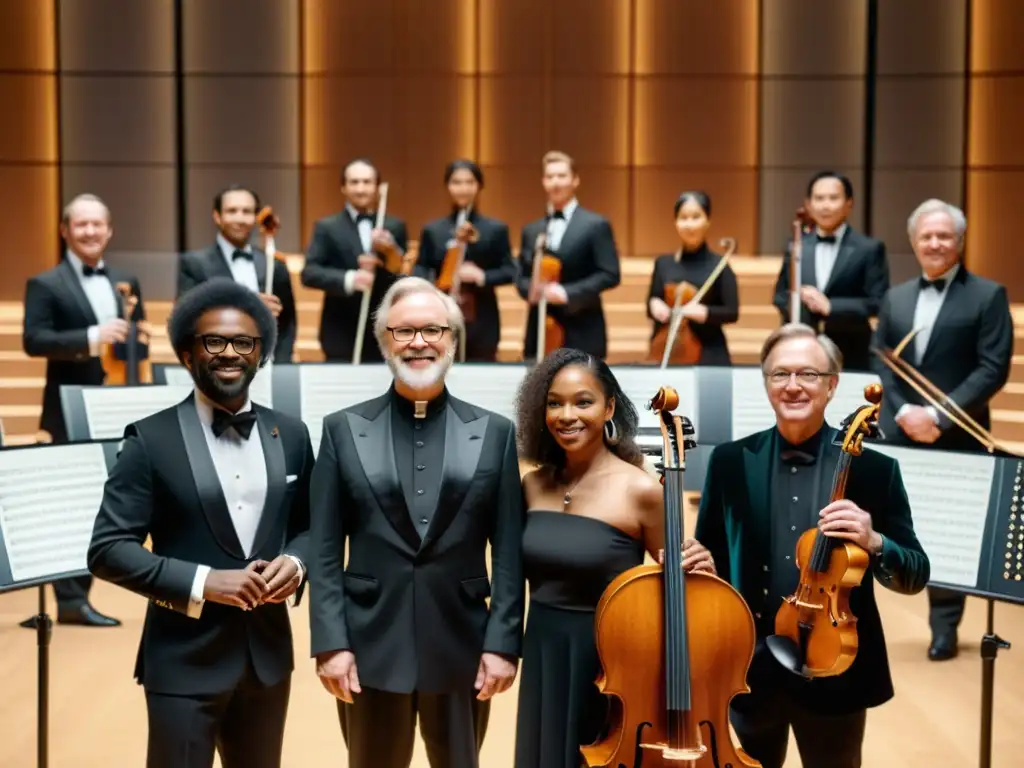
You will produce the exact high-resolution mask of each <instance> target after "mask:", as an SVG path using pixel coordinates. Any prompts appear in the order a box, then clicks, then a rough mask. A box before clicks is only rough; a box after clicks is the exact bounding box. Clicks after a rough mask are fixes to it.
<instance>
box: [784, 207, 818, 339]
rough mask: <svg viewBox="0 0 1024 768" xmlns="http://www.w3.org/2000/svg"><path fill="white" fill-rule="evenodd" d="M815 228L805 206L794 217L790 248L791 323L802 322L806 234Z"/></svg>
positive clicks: (798, 209)
mask: <svg viewBox="0 0 1024 768" xmlns="http://www.w3.org/2000/svg"><path fill="white" fill-rule="evenodd" d="M813 227H814V219H813V218H811V214H810V213H809V212H808V210H807V209H806V208H805V207H804V206H802V205H801V206H800V207H799V208H797V209H796V215H795V216H794V217H793V243H792V244H791V245H790V247H789V322H791V323H799V322H800V310H801V308H802V307H803V301H802V300H801V298H800V274H801V266H800V265H801V262H802V260H803V242H804V232H805V231H810V230H811V229H812V228H813Z"/></svg>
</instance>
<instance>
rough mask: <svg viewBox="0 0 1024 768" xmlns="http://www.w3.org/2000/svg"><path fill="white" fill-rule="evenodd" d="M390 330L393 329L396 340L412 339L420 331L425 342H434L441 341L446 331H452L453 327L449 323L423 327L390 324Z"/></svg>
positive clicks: (392, 332)
mask: <svg viewBox="0 0 1024 768" xmlns="http://www.w3.org/2000/svg"><path fill="white" fill-rule="evenodd" d="M388 330H389V331H391V335H392V336H393V337H394V339H395V341H412V340H413V339H415V338H416V334H417V333H418V334H419V335H420V336H422V337H423V340H424V341H425V342H427V343H428V344H433V343H434V342H435V341H440V340H441V337H442V336H444V332H445V331H450V330H451V327H450V326H447V325H425V326H423V327H422V328H413V327H412V326H411V325H399V326H397V327H394V328H392V327H391V326H388Z"/></svg>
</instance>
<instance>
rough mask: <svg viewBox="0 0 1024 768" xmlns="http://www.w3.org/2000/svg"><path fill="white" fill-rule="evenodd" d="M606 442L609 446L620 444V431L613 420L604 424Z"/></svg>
mask: <svg viewBox="0 0 1024 768" xmlns="http://www.w3.org/2000/svg"><path fill="white" fill-rule="evenodd" d="M604 440H605V442H606V443H608V445H618V444H619V430H618V428H617V427H616V426H615V422H614V421H612V420H611V419H608V421H606V422H605V423H604Z"/></svg>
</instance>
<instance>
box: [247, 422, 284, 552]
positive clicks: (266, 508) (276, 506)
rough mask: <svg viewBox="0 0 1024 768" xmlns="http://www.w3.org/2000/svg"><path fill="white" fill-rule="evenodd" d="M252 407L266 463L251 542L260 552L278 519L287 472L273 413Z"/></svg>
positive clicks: (256, 550) (253, 548) (282, 447)
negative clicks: (264, 494) (263, 493)
mask: <svg viewBox="0 0 1024 768" xmlns="http://www.w3.org/2000/svg"><path fill="white" fill-rule="evenodd" d="M253 408H254V409H255V410H256V423H257V426H258V431H259V435H260V443H261V444H262V446H263V461H264V463H265V464H266V466H267V498H266V501H264V502H263V514H262V516H261V517H260V522H259V525H258V526H257V528H256V536H255V537H254V538H253V542H252V551H253V552H259V551H260V548H261V547H262V546H263V544H264V543H265V542H266V539H267V536H269V535H270V532H271V531H272V530H274V525H275V523H276V522H277V520H278V511H279V510H280V509H281V502H282V501H283V500H284V494H285V489H286V487H287V482H288V475H287V466H286V464H285V456H284V445H283V443H282V440H281V433H280V431H279V429H278V426H277V419H276V418H275V417H274V412H273V411H271V410H268V409H264V408H260V407H258V406H253ZM249 439H250V440H251V439H252V437H251V436H250V438H249Z"/></svg>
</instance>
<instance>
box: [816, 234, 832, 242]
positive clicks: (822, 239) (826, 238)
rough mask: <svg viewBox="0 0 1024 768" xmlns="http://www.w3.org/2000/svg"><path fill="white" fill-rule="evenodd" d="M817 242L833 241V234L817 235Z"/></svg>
mask: <svg viewBox="0 0 1024 768" xmlns="http://www.w3.org/2000/svg"><path fill="white" fill-rule="evenodd" d="M818 242H819V243H834V242H836V236H835V235H818Z"/></svg>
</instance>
